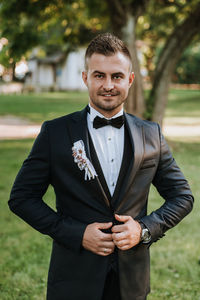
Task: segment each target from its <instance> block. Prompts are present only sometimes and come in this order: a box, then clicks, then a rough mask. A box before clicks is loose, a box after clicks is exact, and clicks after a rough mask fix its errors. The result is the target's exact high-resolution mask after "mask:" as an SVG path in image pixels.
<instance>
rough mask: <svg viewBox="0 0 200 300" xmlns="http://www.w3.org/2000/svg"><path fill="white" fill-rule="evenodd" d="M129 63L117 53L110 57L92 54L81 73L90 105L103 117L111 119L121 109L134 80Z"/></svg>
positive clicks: (123, 56) (122, 55)
mask: <svg viewBox="0 0 200 300" xmlns="http://www.w3.org/2000/svg"><path fill="white" fill-rule="evenodd" d="M130 65H131V63H130V61H129V59H128V58H127V57H126V56H125V55H124V54H122V53H121V52H117V53H116V54H114V55H112V56H105V55H102V54H98V53H94V54H93V55H92V56H91V57H90V58H89V59H88V61H87V71H84V72H83V73H82V77H83V81H84V83H85V84H86V86H87V88H88V92H89V97H90V105H91V106H92V107H93V108H95V109H96V110H97V111H99V112H100V113H101V114H103V115H104V116H105V117H108V118H109V117H112V116H114V115H115V114H117V113H118V112H119V111H120V110H121V108H122V107H123V103H124V101H125V100H126V98H127V96H128V91H129V88H130V86H131V84H132V82H133V79H134V73H132V72H131V71H130Z"/></svg>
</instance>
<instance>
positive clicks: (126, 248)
mask: <svg viewBox="0 0 200 300" xmlns="http://www.w3.org/2000/svg"><path fill="white" fill-rule="evenodd" d="M117 248H119V249H120V250H129V249H131V248H132V246H130V244H126V245H124V246H119V247H117Z"/></svg>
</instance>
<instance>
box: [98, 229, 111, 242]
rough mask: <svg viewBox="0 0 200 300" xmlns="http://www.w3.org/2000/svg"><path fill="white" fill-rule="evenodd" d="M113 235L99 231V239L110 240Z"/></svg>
mask: <svg viewBox="0 0 200 300" xmlns="http://www.w3.org/2000/svg"><path fill="white" fill-rule="evenodd" d="M112 240H113V237H112V234H111V233H103V232H102V231H101V241H112Z"/></svg>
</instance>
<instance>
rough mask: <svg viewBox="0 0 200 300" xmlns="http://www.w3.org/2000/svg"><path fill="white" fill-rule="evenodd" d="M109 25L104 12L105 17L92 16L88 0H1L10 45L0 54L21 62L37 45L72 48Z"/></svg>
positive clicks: (1, 23) (0, 24)
mask: <svg viewBox="0 0 200 300" xmlns="http://www.w3.org/2000/svg"><path fill="white" fill-rule="evenodd" d="M102 21H104V22H103V23H102ZM105 25H106V18H105V17H103V16H102V19H101V21H100V20H99V19H98V18H94V17H91V18H89V17H88V10H87V7H86V5H85V2H84V0H79V1H66V0H50V1H43V0H28V1H17V0H12V1H7V0H1V2H0V33H1V37H6V38H7V39H8V45H7V49H6V51H4V52H1V53H0V56H5V55H6V56H7V58H8V60H9V59H10V58H12V60H13V61H14V62H17V61H18V60H20V59H21V57H22V56H23V55H26V54H27V53H28V51H29V50H32V49H33V47H36V46H40V47H42V48H43V49H44V50H45V52H46V53H52V52H55V51H57V52H58V51H64V52H68V51H70V50H72V49H74V48H75V47H77V45H78V46H79V45H83V44H85V43H87V42H88V41H89V40H90V39H91V38H92V37H93V36H94V34H96V33H98V32H100V31H101V30H102V29H103V27H104V26H105ZM4 61H5V58H4V59H1V63H3V62H4Z"/></svg>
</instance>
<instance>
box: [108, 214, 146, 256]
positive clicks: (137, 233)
mask: <svg viewBox="0 0 200 300" xmlns="http://www.w3.org/2000/svg"><path fill="white" fill-rule="evenodd" d="M115 218H116V220H117V221H119V222H123V223H124V224H120V225H115V226H113V227H112V238H113V242H114V243H115V245H116V246H117V248H119V249H120V250H128V249H130V248H132V247H134V246H136V245H137V244H138V243H139V242H140V238H141V231H142V228H141V226H140V224H139V222H137V221H135V220H134V219H133V218H132V217H131V216H119V215H116V214H115Z"/></svg>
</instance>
